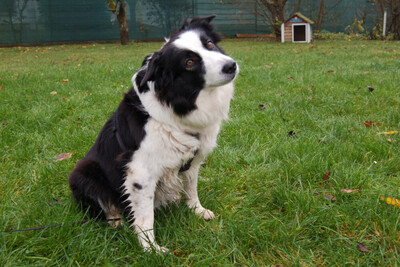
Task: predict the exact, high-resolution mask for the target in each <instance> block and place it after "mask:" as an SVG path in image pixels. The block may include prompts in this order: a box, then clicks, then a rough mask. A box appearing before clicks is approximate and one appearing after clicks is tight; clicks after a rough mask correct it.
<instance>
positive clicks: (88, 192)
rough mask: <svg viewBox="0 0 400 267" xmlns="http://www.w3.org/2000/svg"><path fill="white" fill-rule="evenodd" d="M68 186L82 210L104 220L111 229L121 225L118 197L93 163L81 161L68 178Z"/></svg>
mask: <svg viewBox="0 0 400 267" xmlns="http://www.w3.org/2000/svg"><path fill="white" fill-rule="evenodd" d="M69 186H70V187H71V190H72V193H73V195H74V197H75V199H76V201H77V202H78V203H80V204H81V205H82V208H83V210H88V211H89V215H91V216H92V217H100V218H105V219H107V220H108V221H109V224H110V225H111V226H113V227H117V226H120V225H121V220H115V219H120V218H121V215H120V211H119V209H118V199H119V195H118V194H117V192H115V191H114V190H113V189H112V188H111V186H110V185H109V183H108V182H107V179H106V176H105V174H104V172H103V170H102V169H101V167H100V166H99V164H97V163H96V162H94V161H91V160H88V159H82V160H80V161H79V162H78V164H77V165H76V167H75V169H74V170H73V171H72V172H71V174H70V176H69Z"/></svg>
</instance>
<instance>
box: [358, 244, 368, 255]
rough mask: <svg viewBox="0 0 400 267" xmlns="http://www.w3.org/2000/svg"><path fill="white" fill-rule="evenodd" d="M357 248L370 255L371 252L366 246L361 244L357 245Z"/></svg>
mask: <svg viewBox="0 0 400 267" xmlns="http://www.w3.org/2000/svg"><path fill="white" fill-rule="evenodd" d="M357 248H358V250H360V251H362V252H366V253H370V252H371V251H370V250H369V249H368V248H367V247H366V246H364V245H363V244H361V243H357Z"/></svg>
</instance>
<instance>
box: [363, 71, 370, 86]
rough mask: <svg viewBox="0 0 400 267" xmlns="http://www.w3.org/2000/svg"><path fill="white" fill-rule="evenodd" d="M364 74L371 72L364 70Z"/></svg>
mask: <svg viewBox="0 0 400 267" xmlns="http://www.w3.org/2000/svg"><path fill="white" fill-rule="evenodd" d="M363 74H364V75H367V74H369V71H364V72H363ZM367 87H368V86H367Z"/></svg>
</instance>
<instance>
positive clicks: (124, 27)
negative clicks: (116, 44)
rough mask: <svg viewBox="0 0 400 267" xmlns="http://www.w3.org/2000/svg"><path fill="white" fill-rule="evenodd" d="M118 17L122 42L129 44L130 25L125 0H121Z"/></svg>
mask: <svg viewBox="0 0 400 267" xmlns="http://www.w3.org/2000/svg"><path fill="white" fill-rule="evenodd" d="M117 19H118V23H119V34H120V36H121V44H122V45H127V44H128V43H129V27H128V19H127V17H126V3H125V1H121V4H120V7H119V10H118V13H117Z"/></svg>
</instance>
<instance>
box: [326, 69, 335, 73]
mask: <svg viewBox="0 0 400 267" xmlns="http://www.w3.org/2000/svg"><path fill="white" fill-rule="evenodd" d="M332 72H334V71H333V70H328V71H327V72H326V74H331V73H332Z"/></svg>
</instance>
